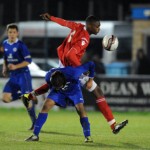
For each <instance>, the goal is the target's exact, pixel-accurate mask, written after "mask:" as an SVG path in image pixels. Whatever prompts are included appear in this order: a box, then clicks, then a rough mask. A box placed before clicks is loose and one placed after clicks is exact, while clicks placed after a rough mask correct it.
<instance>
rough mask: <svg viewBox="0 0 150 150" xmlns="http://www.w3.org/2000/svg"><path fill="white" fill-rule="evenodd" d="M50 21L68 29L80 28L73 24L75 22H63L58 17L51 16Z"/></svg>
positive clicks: (77, 24)
mask: <svg viewBox="0 0 150 150" xmlns="http://www.w3.org/2000/svg"><path fill="white" fill-rule="evenodd" d="M50 20H51V21H53V22H56V23H58V24H60V25H62V26H65V27H68V28H70V29H75V28H77V27H79V26H80V24H79V23H75V22H72V21H67V20H64V19H61V18H58V17H54V16H51V17H50Z"/></svg>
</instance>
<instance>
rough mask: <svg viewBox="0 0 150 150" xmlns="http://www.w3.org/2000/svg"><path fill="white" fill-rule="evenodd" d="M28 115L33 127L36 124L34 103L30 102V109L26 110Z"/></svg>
mask: <svg viewBox="0 0 150 150" xmlns="http://www.w3.org/2000/svg"><path fill="white" fill-rule="evenodd" d="M27 111H28V114H29V116H30V118H31V121H32V124H33V125H34V124H35V122H36V114H35V105H34V102H32V107H31V108H27Z"/></svg>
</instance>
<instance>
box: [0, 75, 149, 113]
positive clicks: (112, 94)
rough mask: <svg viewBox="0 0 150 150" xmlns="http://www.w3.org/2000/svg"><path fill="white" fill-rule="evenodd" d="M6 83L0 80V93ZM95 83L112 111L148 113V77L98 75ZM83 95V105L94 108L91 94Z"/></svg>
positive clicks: (39, 80)
mask: <svg viewBox="0 0 150 150" xmlns="http://www.w3.org/2000/svg"><path fill="white" fill-rule="evenodd" d="M6 81H7V80H6V79H4V78H0V91H1V92H2V89H3V86H4V84H5V83H6ZM95 81H96V82H97V84H98V85H99V86H100V87H101V89H102V90H103V92H104V95H105V97H106V100H107V102H108V103H109V105H110V106H111V108H112V109H113V110H116V111H130V110H131V111H150V76H125V77H107V76H101V75H100V76H96V77H95ZM32 82H33V88H34V89H35V88H37V87H39V86H41V85H42V84H44V83H45V81H44V78H33V81H32ZM1 95H2V94H0V99H1ZM83 95H84V99H85V105H86V106H87V107H89V106H92V107H95V108H96V104H95V98H94V96H93V95H92V93H89V92H87V91H86V90H85V89H83ZM44 98H45V95H44V96H41V97H39V98H38V99H40V100H39V107H41V105H42V103H43V100H44ZM18 102H19V101H18ZM6 105H8V104H2V103H0V106H6ZM13 105H14V104H13V103H10V104H9V106H10V107H11V106H13ZM15 105H16V103H15Z"/></svg>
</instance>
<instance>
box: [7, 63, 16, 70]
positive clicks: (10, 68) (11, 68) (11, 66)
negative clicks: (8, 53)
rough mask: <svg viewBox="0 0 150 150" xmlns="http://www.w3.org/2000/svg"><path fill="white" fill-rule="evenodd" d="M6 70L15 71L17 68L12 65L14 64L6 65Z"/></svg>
mask: <svg viewBox="0 0 150 150" xmlns="http://www.w3.org/2000/svg"><path fill="white" fill-rule="evenodd" d="M8 69H9V70H16V69H17V66H16V65H14V64H8Z"/></svg>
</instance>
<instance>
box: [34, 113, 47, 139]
mask: <svg viewBox="0 0 150 150" xmlns="http://www.w3.org/2000/svg"><path fill="white" fill-rule="evenodd" d="M47 116H48V113H39V115H38V118H37V120H36V123H35V125H34V131H33V133H34V135H36V136H38V135H39V133H40V131H41V128H42V126H43V124H44V123H45V122H46V120H47Z"/></svg>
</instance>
